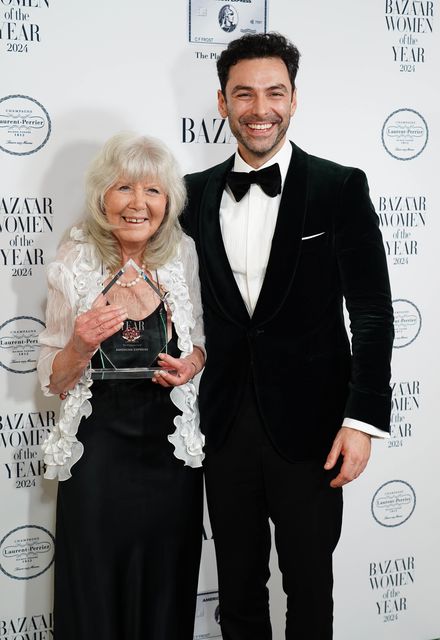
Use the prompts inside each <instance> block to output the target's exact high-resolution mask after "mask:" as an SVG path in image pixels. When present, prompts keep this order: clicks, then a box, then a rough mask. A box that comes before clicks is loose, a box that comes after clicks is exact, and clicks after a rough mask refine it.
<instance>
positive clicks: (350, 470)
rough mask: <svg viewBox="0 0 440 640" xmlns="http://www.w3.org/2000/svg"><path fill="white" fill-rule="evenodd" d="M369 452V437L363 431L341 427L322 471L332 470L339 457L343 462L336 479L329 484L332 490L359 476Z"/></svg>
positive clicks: (365, 464)
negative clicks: (341, 457)
mask: <svg viewBox="0 0 440 640" xmlns="http://www.w3.org/2000/svg"><path fill="white" fill-rule="evenodd" d="M370 452H371V436H369V435H368V433H364V432H363V431H358V430H357V429H351V428H350V427H341V428H340V429H339V431H338V433H337V434H336V438H335V439H334V442H333V446H332V448H331V450H330V453H329V454H328V456H327V461H326V463H325V465H324V469H326V471H328V470H329V469H333V467H334V466H335V464H336V462H337V461H338V458H339V456H340V455H342V456H343V458H344V461H343V463H342V467H341V470H340V472H339V473H338V475H337V476H336V478H334V479H333V480H332V481H331V482H330V486H331V487H333V488H336V487H342V486H343V485H344V484H347V483H348V482H351V481H352V480H354V479H355V478H357V477H358V476H360V475H361V473H362V471H363V470H364V469H365V467H366V466H367V462H368V459H369V457H370Z"/></svg>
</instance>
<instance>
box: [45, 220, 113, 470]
mask: <svg viewBox="0 0 440 640" xmlns="http://www.w3.org/2000/svg"><path fill="white" fill-rule="evenodd" d="M71 238H72V240H71V241H69V242H67V243H66V244H64V245H62V247H61V248H60V250H59V252H58V254H57V257H56V259H55V261H54V262H53V263H51V264H50V265H49V266H48V270H47V277H48V299H47V309H46V328H45V329H44V331H42V332H41V334H40V336H39V341H40V344H41V350H40V357H39V361H38V365H37V370H38V375H39V378H40V382H41V388H42V391H43V393H44V394H45V395H47V396H49V395H53V394H51V392H50V390H49V384H50V377H51V375H52V367H53V361H54V359H55V357H56V355H57V353H59V352H60V351H61V350H62V349H63V348H64V347H65V346H66V344H67V343H68V341H69V340H70V337H71V335H72V331H73V326H74V322H75V317H76V316H77V315H78V313H81V312H82V311H85V310H86V309H88V308H90V306H91V303H92V302H93V300H94V298H95V297H96V295H98V293H99V292H100V290H101V286H102V275H101V274H100V272H99V269H98V266H99V261H98V260H97V257H96V255H95V254H94V252H93V249H92V248H91V247H90V245H87V244H86V243H84V242H82V240H84V236H83V235H82V232H81V230H79V229H75V228H74V229H73V230H72V232H71ZM91 384H92V381H91V379H90V376H89V375H88V372H87V371H84V373H83V375H82V376H81V378H80V380H79V381H78V382H77V384H76V385H75V387H74V388H73V389H71V390H70V391H69V393H68V395H67V398H66V399H65V400H64V401H63V402H62V403H61V407H60V417H59V421H58V422H57V423H56V424H55V426H54V427H52V429H51V431H50V433H49V435H48V437H47V438H46V440H45V441H44V442H43V444H42V445H41V448H42V450H43V453H44V463H45V465H46V471H45V474H44V477H45V478H48V479H50V480H54V479H58V480H67V479H68V478H70V477H71V468H72V466H73V465H74V464H75V462H77V461H78V460H79V459H80V458H81V456H82V454H83V445H82V444H81V443H80V442H79V441H78V440H77V438H76V434H77V431H78V427H79V423H80V421H81V419H82V418H83V417H88V416H89V415H90V413H91V411H92V407H91V404H90V402H89V398H91V396H92V394H91V391H90V386H91Z"/></svg>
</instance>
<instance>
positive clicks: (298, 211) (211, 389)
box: [182, 144, 394, 461]
mask: <svg viewBox="0 0 440 640" xmlns="http://www.w3.org/2000/svg"><path fill="white" fill-rule="evenodd" d="M292 146H293V154H292V160H291V163H290V166H289V170H288V173H287V177H286V180H285V183H284V187H283V193H282V198H281V204H280V208H279V212H278V218H277V223H276V228H275V233H274V236H273V241H272V248H271V253H270V257H269V262H268V265H267V271H266V275H265V279H264V282H263V286H262V289H261V293H260V296H259V299H258V302H257V305H256V308H255V311H254V313H253V315H252V317H250V316H249V313H248V311H247V309H246V306H245V304H244V302H243V299H242V297H241V294H240V292H239V289H238V286H237V284H236V282H235V279H234V276H233V273H232V271H231V268H230V265H229V262H228V259H227V256H226V252H225V248H224V245H223V240H222V235H221V230H220V222H219V206H220V201H221V197H222V192H223V190H224V187H225V179H226V175H227V173H228V172H229V171H230V170H231V168H232V166H233V157H231V158H229V159H228V160H226V162H223V163H222V164H220V165H217V166H215V167H212V168H210V169H207V170H206V171H203V172H200V173H195V174H191V175H188V176H187V177H186V183H187V189H188V205H187V208H186V210H185V212H184V214H183V218H182V222H183V227H184V229H185V231H186V232H187V233H188V234H189V235H190V236H192V237H193V238H194V240H195V243H196V247H197V251H198V255H199V261H200V279H201V286H202V301H203V309H204V321H205V332H206V340H207V341H206V349H207V354H208V357H207V362H206V368H205V371H204V373H203V376H202V380H201V385H200V413H201V427H202V431H203V432H204V433H205V435H206V451H207V453H208V454H209V452H210V451H212V450H214V449H216V448H218V447H220V446H221V445H222V443H223V442H224V441H225V438H226V436H227V433H228V431H229V429H230V428H231V426H232V424H233V421H234V417H235V416H236V415H237V412H238V410H239V406H240V400H241V398H242V395H243V390H244V387H245V385H246V384H247V381H248V380H249V376H250V377H251V380H252V382H253V385H254V387H255V392H256V398H257V402H258V407H259V409H260V412H261V416H262V419H263V422H264V425H265V427H266V430H267V433H268V435H269V437H270V439H271V441H272V443H273V444H274V446H275V447H276V449H277V450H278V451H279V452H280V453H281V454H282V455H283V456H284V457H286V458H287V459H288V460H291V461H304V460H310V459H318V460H323V459H324V458H325V457H326V455H327V454H328V452H329V450H330V447H331V444H332V442H333V438H334V436H335V434H336V432H337V431H338V429H339V428H340V427H341V425H342V420H343V418H344V417H350V418H355V419H357V420H361V421H363V422H367V423H369V424H371V425H374V426H376V427H378V428H379V429H382V430H384V431H388V430H389V423H390V406H391V391H390V386H389V381H390V358H391V349H392V341H393V335H394V334H393V311H392V305H391V296H390V287H389V280H388V272H387V264H386V258H385V253H384V249H383V244H382V238H381V234H380V231H379V227H378V220H377V216H376V214H375V211H374V208H373V205H372V203H371V200H370V197H369V192H368V184H367V180H366V177H365V175H364V173H363V172H362V171H360V170H359V169H353V168H350V167H344V166H341V165H338V164H335V163H333V162H329V161H327V160H323V159H321V158H317V157H314V156H311V155H309V154H307V153H305V152H304V151H302V150H301V149H299V147H297V146H296V145H294V144H293V145H292ZM343 298H345V301H346V305H347V308H348V311H349V315H350V325H351V333H352V340H351V350H350V341H349V338H348V337H347V333H346V330H345V327H344V318H343Z"/></svg>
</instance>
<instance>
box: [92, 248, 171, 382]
mask: <svg viewBox="0 0 440 640" xmlns="http://www.w3.org/2000/svg"><path fill="white" fill-rule="evenodd" d="M129 267H132V268H133V269H134V270H135V271H137V273H138V275H139V276H140V277H141V278H142V279H143V280H144V281H145V282H146V283H147V284H148V285H149V286H150V287H151V288H152V289H153V291H154V292H155V294H156V296H157V298H158V301H159V304H158V306H157V307H156V308H155V310H154V311H153V312H152V313H151V314H150V315H148V316H147V317H146V318H144V319H143V320H130V319H127V320H125V321H124V326H123V328H122V330H120V331H118V332H117V333H115V334H114V335H113V336H110V338H107V340H105V341H104V342H103V343H102V344H101V345H100V347H99V349H98V350H97V352H96V353H95V354H94V356H93V358H92V360H91V363H90V374H91V377H92V380H118V379H121V380H126V379H140V378H151V377H153V375H154V373H155V372H156V371H161V370H162V369H161V367H159V366H157V364H156V361H157V357H158V355H159V353H167V346H168V340H169V335H168V303H167V300H166V294H165V295H164V294H163V293H162V291H161V290H160V289H159V287H158V286H157V284H156V283H154V282H153V281H152V280H151V279H150V278H149V276H148V275H147V274H146V273H145V272H144V271H143V270H142V269H141V268H140V267H138V265H137V264H136V263H135V262H134V261H133V260H129V261H128V262H127V263H126V264H125V265H124V266H123V267H122V268H121V269H120V270H119V271H118V273H117V274H116V275H115V276H114V277H113V278H112V279H111V280H110V282H109V283H108V284H107V285H106V286H105V287H104V289H103V291H102V294H103V295H104V296H105V295H106V294H107V293H108V292H109V291H110V289H111V288H112V287H113V286H115V285H116V282H117V281H118V280H119V278H120V277H121V276H122V275H123V274H124V273H125V271H126V270H127V269H128V268H129Z"/></svg>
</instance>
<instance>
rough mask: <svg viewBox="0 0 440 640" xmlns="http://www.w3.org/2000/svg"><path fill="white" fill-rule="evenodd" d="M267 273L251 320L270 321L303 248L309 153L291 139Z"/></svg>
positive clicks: (291, 277) (284, 294)
mask: <svg viewBox="0 0 440 640" xmlns="http://www.w3.org/2000/svg"><path fill="white" fill-rule="evenodd" d="M292 147H293V151H292V159H291V162H290V166H289V170H288V172H287V176H286V181H285V184H284V187H283V193H282V196H281V203H280V208H279V211H278V217H277V223H276V226H275V232H274V235H273V240H272V247H271V251H270V256H269V261H268V264H267V269H266V275H265V278H264V281H263V286H262V288H261V292H260V296H259V298H258V302H257V305H256V307H255V311H254V314H253V316H252V321H253V323H254V324H259V323H262V322H267V321H268V320H270V319H271V318H272V317H273V316H274V315H275V314H276V313H277V312H278V310H279V308H280V307H281V305H282V304H283V302H284V300H285V298H286V296H287V295H288V293H289V290H290V286H291V283H292V280H293V278H294V275H295V271H296V267H297V264H298V258H299V254H300V250H301V238H302V235H303V233H302V232H303V228H304V220H305V216H306V210H307V197H308V156H307V154H306V153H305V152H304V151H302V150H301V149H299V147H297V146H296V145H294V144H293V143H292Z"/></svg>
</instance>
